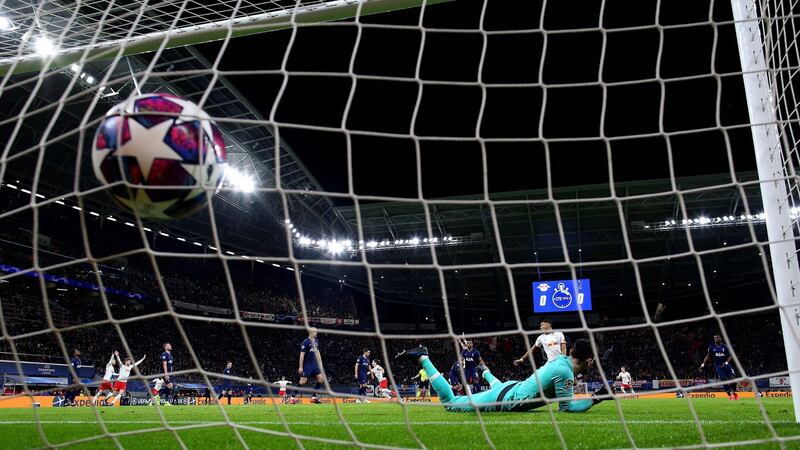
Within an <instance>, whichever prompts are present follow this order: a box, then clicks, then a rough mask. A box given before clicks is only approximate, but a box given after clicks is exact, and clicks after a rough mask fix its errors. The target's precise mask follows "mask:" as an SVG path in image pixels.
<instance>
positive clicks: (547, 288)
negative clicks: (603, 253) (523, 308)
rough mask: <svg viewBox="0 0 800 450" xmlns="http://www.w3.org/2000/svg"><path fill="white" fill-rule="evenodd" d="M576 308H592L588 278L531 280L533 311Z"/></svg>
mask: <svg viewBox="0 0 800 450" xmlns="http://www.w3.org/2000/svg"><path fill="white" fill-rule="evenodd" d="M578 310H583V311H591V310H592V290H591V284H590V282H589V279H588V278H579V279H577V280H555V281H534V282H533V312H535V313H557V312H567V311H578Z"/></svg>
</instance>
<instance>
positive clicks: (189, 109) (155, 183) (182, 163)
mask: <svg viewBox="0 0 800 450" xmlns="http://www.w3.org/2000/svg"><path fill="white" fill-rule="evenodd" d="M226 161H227V153H226V151H225V141H224V140H223V138H222V134H221V133H220V131H219V129H218V128H217V126H216V125H215V124H214V122H213V121H211V119H210V118H209V116H208V114H206V113H205V111H203V110H202V109H201V108H200V107H199V106H197V105H196V104H195V103H192V102H191V101H189V100H185V99H183V98H180V97H177V96H174V95H172V94H145V95H139V96H137V97H133V98H130V99H128V100H127V101H125V102H123V103H120V104H118V105H116V106H114V107H113V108H111V109H110V110H109V111H108V112H107V113H106V116H105V118H103V120H102V122H100V125H99V127H98V129H97V133H96V134H95V138H94V143H93V148H92V166H93V167H94V174H95V176H96V177H97V179H98V180H99V181H100V183H102V184H104V185H112V186H110V187H109V193H110V194H111V197H112V198H113V199H114V200H115V201H116V202H117V203H119V204H120V205H121V206H122V207H123V208H125V209H127V210H129V211H131V212H134V213H136V214H138V215H139V216H140V217H142V218H148V219H180V218H183V217H186V216H189V215H190V214H192V213H194V212H197V211H198V210H200V209H201V208H203V207H204V206H205V205H206V203H207V202H208V196H209V195H213V194H214V193H215V192H216V191H217V190H218V189H219V187H220V185H221V183H222V179H223V174H224V169H225V166H226ZM120 182H123V183H120ZM150 187H154V188H150ZM157 187H161V189H158V188H157Z"/></svg>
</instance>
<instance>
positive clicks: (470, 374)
mask: <svg viewBox="0 0 800 450" xmlns="http://www.w3.org/2000/svg"><path fill="white" fill-rule="evenodd" d="M464 375H465V376H466V377H467V384H477V383H480V382H481V379H480V378H478V369H470V370H465V371H464Z"/></svg>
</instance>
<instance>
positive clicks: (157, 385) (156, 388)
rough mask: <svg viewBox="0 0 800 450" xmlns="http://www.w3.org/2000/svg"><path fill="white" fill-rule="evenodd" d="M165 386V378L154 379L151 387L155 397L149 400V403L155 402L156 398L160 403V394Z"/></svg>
mask: <svg viewBox="0 0 800 450" xmlns="http://www.w3.org/2000/svg"><path fill="white" fill-rule="evenodd" d="M142 359H144V358H142ZM163 387H164V379H163V378H156V379H155V380H153V387H152V388H150V393H151V394H153V399H152V400H150V401H149V403H150V404H151V405H152V404H153V400H155V401H156V403H159V404H160V403H161V396H160V395H159V393H160V392H161V389H162V388H163Z"/></svg>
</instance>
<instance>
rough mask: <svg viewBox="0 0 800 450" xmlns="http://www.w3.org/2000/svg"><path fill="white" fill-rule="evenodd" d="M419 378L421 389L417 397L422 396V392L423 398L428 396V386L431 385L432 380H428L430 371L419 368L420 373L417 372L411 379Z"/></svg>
mask: <svg viewBox="0 0 800 450" xmlns="http://www.w3.org/2000/svg"><path fill="white" fill-rule="evenodd" d="M417 379H419V389H418V390H417V398H419V397H420V394H422V398H427V397H428V388H429V387H430V381H429V380H428V372H425V369H419V373H418V374H416V375H415V376H414V377H413V378H411V381H414V380H417Z"/></svg>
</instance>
